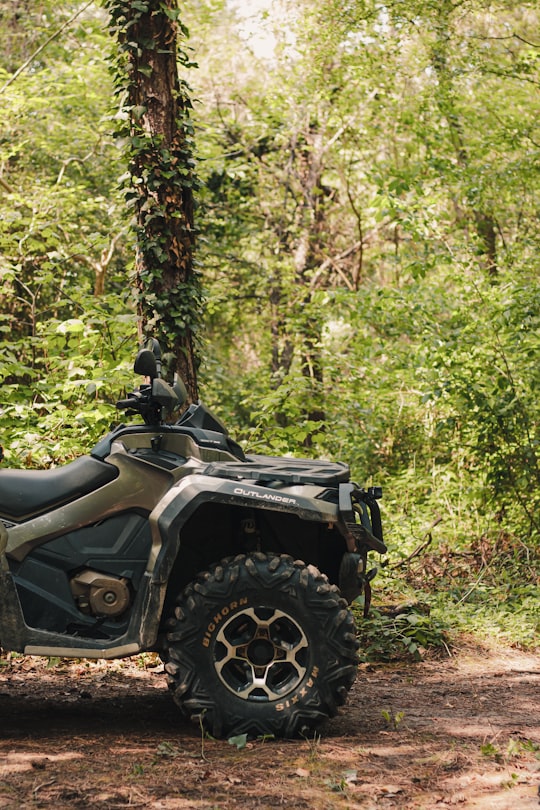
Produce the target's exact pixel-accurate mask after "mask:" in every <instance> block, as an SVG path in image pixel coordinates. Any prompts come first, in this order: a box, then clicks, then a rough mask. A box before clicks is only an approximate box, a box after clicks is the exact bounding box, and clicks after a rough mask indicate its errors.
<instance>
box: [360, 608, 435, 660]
mask: <svg viewBox="0 0 540 810" xmlns="http://www.w3.org/2000/svg"><path fill="white" fill-rule="evenodd" d="M353 608H354V609H355V610H356V605H353ZM448 627H449V625H448V624H447V623H444V622H441V621H440V619H436V618H434V617H433V616H431V615H430V614H429V613H425V612H423V611H419V610H418V609H417V608H416V607H415V606H414V605H413V606H407V605H404V606H403V607H402V608H399V610H398V612H397V613H396V612H394V611H390V612H388V611H387V612H386V613H385V612H384V610H378V609H376V608H372V609H371V611H370V615H369V617H368V618H367V619H363V618H361V617H360V615H358V639H359V641H360V650H359V654H360V658H361V660H362V661H392V660H395V659H400V658H404V657H405V658H411V659H412V660H414V661H419V660H420V659H421V658H422V656H423V655H424V654H425V653H426V652H428V651H430V652H433V651H434V650H440V651H442V652H445V653H447V652H448V647H447V640H448V635H447V634H448Z"/></svg>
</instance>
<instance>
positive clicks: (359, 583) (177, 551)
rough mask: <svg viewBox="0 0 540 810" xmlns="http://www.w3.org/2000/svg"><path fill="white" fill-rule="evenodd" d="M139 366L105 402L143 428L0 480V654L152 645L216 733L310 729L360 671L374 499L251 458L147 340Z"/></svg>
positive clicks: (85, 653)
mask: <svg viewBox="0 0 540 810" xmlns="http://www.w3.org/2000/svg"><path fill="white" fill-rule="evenodd" d="M134 371H135V373H136V374H137V375H141V376H142V377H143V378H144V382H143V383H142V384H141V385H140V387H139V388H137V389H136V390H135V391H134V392H133V393H132V394H130V395H129V396H128V397H127V398H126V399H123V400H121V401H120V402H118V403H117V407H118V408H120V409H123V410H124V411H125V412H126V413H127V414H128V415H137V416H138V417H139V423H138V424H121V425H119V426H118V427H116V428H115V429H113V430H112V432H110V433H109V434H108V435H107V436H105V437H104V438H103V439H102V440H101V441H99V442H98V444H97V445H96V446H95V447H94V448H93V449H92V450H91V451H90V453H89V454H88V455H84V456H82V457H81V458H78V459H76V460H75V461H72V462H70V463H68V464H66V465H65V466H62V467H59V468H53V469H50V470H15V469H13V470H9V469H4V470H1V471H0V645H1V647H2V648H3V649H4V650H12V651H17V652H20V653H24V654H27V655H43V656H60V657H72V658H100V659H113V658H123V657H127V656H132V655H136V654H139V653H141V652H146V651H152V652H156V653H158V654H159V656H161V658H162V660H163V662H164V669H165V672H166V674H167V678H168V683H169V685H170V688H171V690H172V692H173V696H174V700H175V702H176V703H177V704H178V706H179V707H180V709H181V710H182V712H183V714H184V715H185V716H187V717H190V718H194V719H197V720H198V722H200V723H202V724H203V725H204V727H205V728H206V729H207V730H208V731H209V732H210V733H211V734H212V735H214V736H216V737H229V736H231V735H237V734H247V735H249V736H251V737H257V736H261V735H274V736H284V737H292V736H295V735H299V734H306V733H308V732H309V731H311V730H313V729H314V728H316V727H317V726H318V725H319V724H320V723H321V722H323V721H324V720H326V719H327V718H328V717H331V716H333V715H335V714H336V712H337V707H338V706H340V705H342V704H343V703H344V702H345V699H346V697H347V693H348V691H349V689H350V687H351V686H352V684H353V681H354V679H355V676H356V673H357V665H358V656H357V648H358V643H357V640H356V632H355V620H354V617H353V614H352V612H351V610H350V609H349V606H348V605H349V603H351V602H352V601H353V600H355V599H356V598H357V597H358V596H360V595H361V594H362V593H363V594H364V604H365V610H367V609H368V607H369V601H370V580H371V579H372V578H373V576H374V574H375V571H376V569H372V570H368V564H367V558H368V553H369V552H370V551H374V552H378V553H385V552H386V547H385V545H384V542H383V538H382V530H381V519H380V511H379V507H378V503H377V499H378V498H380V497H381V491H380V489H379V488H376V487H371V488H369V489H367V490H366V489H362V488H360V487H358V486H357V485H356V484H354V483H353V482H351V481H350V474H349V468H348V466H347V465H345V464H343V463H337V462H335V463H333V462H329V461H320V460H311V459H296V458H275V457H271V456H263V455H246V454H245V453H244V452H243V450H242V449H241V447H240V446H239V445H238V444H237V443H236V442H235V441H233V439H232V438H231V437H230V436H229V434H228V432H227V430H226V429H225V427H224V426H223V424H222V423H221V421H220V420H219V419H218V418H216V416H214V415H213V414H212V413H211V412H210V411H209V410H208V409H207V408H206V407H205V406H204V405H203V404H202V403H201V402H198V403H195V404H191V405H189V407H186V405H185V401H186V395H185V388H183V386H182V385H181V384H179V383H178V382H177V383H175V384H173V385H170V384H168V383H167V382H166V381H165V380H164V379H163V378H162V376H161V352H160V348H159V344H158V343H157V341H155V339H151V340H150V342H149V343H148V344H147V345H146V347H144V348H142V349H141V350H140V351H139V352H138V354H137V358H136V360H135V365H134ZM182 407H183V408H184V410H183V412H182V413H181V410H180V409H181V408H182ZM180 413H181V415H180ZM178 416H179V418H177V417H178ZM175 420H176V421H175Z"/></svg>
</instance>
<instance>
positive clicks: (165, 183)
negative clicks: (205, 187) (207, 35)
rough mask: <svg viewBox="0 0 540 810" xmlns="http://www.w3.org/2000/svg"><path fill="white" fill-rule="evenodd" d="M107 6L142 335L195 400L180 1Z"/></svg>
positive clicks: (195, 314)
mask: <svg viewBox="0 0 540 810" xmlns="http://www.w3.org/2000/svg"><path fill="white" fill-rule="evenodd" d="M108 7H109V10H110V11H111V14H112V15H113V22H116V31H117V33H118V40H119V44H120V46H121V53H122V54H123V59H124V62H123V63H122V61H120V65H122V64H124V65H125V71H126V73H127V87H124V89H125V90H127V95H128V99H127V110H128V111H129V137H130V166H129V172H130V176H131V188H130V190H129V191H128V194H127V197H128V198H131V200H132V201H133V202H134V204H135V213H136V224H137V260H136V285H137V289H138V305H139V314H140V317H141V323H142V331H143V332H144V333H145V334H147V335H148V334H151V335H153V336H154V337H157V338H158V339H159V340H160V342H161V343H162V344H163V348H164V350H165V351H166V352H169V353H172V355H173V357H174V362H173V365H174V366H175V368H174V370H175V371H176V372H177V373H178V374H179V375H180V376H181V377H182V379H183V380H184V382H185V384H186V387H187V390H188V394H189V399H190V400H191V401H194V400H196V399H197V398H198V390H197V358H196V353H195V348H194V332H195V331H196V329H197V326H198V323H199V319H200V307H201V296H200V286H199V281H198V277H197V274H196V273H195V272H194V267H193V249H194V230H193V187H194V185H195V176H194V161H193V158H192V150H191V123H190V121H189V110H190V108H191V103H190V101H189V98H188V95H187V92H186V88H185V85H184V84H183V83H181V82H180V79H179V75H178V69H177V63H178V33H179V29H180V23H179V22H178V9H177V3H176V0H143V1H142V2H139V3H136V4H135V3H131V2H126V0H109V2H108ZM115 13H116V19H115ZM180 30H182V32H183V33H185V32H184V30H183V29H180ZM183 56H184V62H185V61H187V58H186V57H185V54H183ZM181 57H182V53H181V52H180V58H181ZM118 84H120V81H119V82H118Z"/></svg>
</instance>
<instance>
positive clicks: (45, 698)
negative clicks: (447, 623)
mask: <svg viewBox="0 0 540 810" xmlns="http://www.w3.org/2000/svg"><path fill="white" fill-rule="evenodd" d="M539 785H540V655H532V654H525V653H521V652H518V651H514V650H491V651H490V650H482V649H470V650H468V651H462V652H461V653H460V654H459V655H457V656H456V657H453V658H451V659H446V660H443V661H426V662H422V663H420V664H406V665H403V664H400V665H391V666H387V665H376V666H373V665H367V666H362V667H361V670H360V673H359V677H358V680H357V682H356V684H355V686H354V687H353V690H352V692H351V695H350V699H349V702H348V704H347V706H346V707H345V708H344V709H343V710H342V712H341V714H340V715H339V716H338V717H337V718H335V719H333V720H332V721H330V722H329V723H328V724H327V726H326V727H325V728H324V729H323V730H322V732H321V737H320V738H319V737H318V736H317V737H315V738H313V739H310V740H299V741H281V740H278V741H256V742H253V743H248V745H247V746H246V747H245V748H244V749H242V750H239V749H238V748H237V747H235V746H234V745H231V744H229V743H228V742H227V741H216V740H209V739H206V738H204V737H203V735H202V734H201V731H200V729H199V728H198V727H197V726H193V725H191V724H187V723H186V722H184V721H183V720H181V719H180V718H179V716H178V713H177V711H176V709H175V707H174V704H173V703H172V700H171V698H170V696H169V694H168V692H167V689H166V686H165V679H164V676H163V673H162V671H160V667H153V668H147V669H144V668H141V667H140V666H137V662H136V661H130V662H114V663H110V664H105V663H103V662H94V663H90V662H82V663H80V662H76V663H70V664H66V665H64V664H62V663H61V664H60V665H59V666H56V667H54V668H46V666H45V663H44V662H43V661H40V660H39V659H33V658H18V659H14V660H13V662H11V664H9V665H7V666H3V667H0V808H13V809H15V808H17V810H19V808H21V809H22V808H40V807H51V808H52V807H53V806H54V807H55V808H59V809H61V808H100V810H107V809H108V808H119V807H145V808H152V810H177V809H178V810H180V808H182V809H183V810H218V808H219V810H226V809H227V810H229V808H245V810H247V808H250V810H251V808H274V807H285V808H287V807H288V808H310V810H323V809H324V810H326V808H343V810H347V809H349V810H355V808H362V810H369V808H376V809H377V810H379V809H380V808H399V810H413V808H414V810H444V808H470V809H471V810H473V808H474V810H488V809H489V810H529V808H530V809H531V810H532V808H536V810H537V809H538V808H539V807H540V804H539V794H538V790H539Z"/></svg>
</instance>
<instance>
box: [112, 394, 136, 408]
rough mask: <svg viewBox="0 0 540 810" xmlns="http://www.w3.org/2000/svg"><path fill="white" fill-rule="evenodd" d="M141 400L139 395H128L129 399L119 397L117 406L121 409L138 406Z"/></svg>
mask: <svg viewBox="0 0 540 810" xmlns="http://www.w3.org/2000/svg"><path fill="white" fill-rule="evenodd" d="M138 402H139V400H138V399H137V397H128V398H127V399H119V400H118V402H117V403H116V407H117V408H119V409H120V410H125V409H126V408H136V407H137V404H138Z"/></svg>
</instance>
